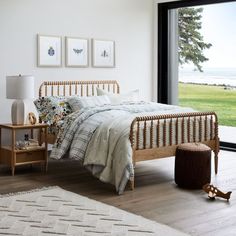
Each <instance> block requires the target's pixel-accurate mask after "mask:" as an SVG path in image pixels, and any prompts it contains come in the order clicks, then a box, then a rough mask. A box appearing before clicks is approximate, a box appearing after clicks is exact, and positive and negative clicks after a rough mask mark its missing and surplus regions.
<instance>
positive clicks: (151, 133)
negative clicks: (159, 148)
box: [150, 120, 154, 148]
mask: <svg viewBox="0 0 236 236" xmlns="http://www.w3.org/2000/svg"><path fill="white" fill-rule="evenodd" d="M153 129H154V127H153V120H151V126H150V148H153Z"/></svg>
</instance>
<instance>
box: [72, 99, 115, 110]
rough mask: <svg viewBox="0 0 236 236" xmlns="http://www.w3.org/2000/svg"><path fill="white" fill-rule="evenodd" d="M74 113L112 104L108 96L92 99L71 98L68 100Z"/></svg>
mask: <svg viewBox="0 0 236 236" xmlns="http://www.w3.org/2000/svg"><path fill="white" fill-rule="evenodd" d="M68 103H69V104H70V106H71V108H72V110H73V111H78V110H80V109H82V108H85V107H96V106H103V105H107V104H111V101H110V100H109V98H108V96H106V95H104V96H91V97H71V98H69V99H68Z"/></svg>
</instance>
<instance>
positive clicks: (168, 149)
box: [130, 112, 219, 174]
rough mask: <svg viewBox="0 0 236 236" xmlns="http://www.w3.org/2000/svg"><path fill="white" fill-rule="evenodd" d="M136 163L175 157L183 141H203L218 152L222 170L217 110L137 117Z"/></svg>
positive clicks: (134, 125) (134, 136)
mask: <svg viewBox="0 0 236 236" xmlns="http://www.w3.org/2000/svg"><path fill="white" fill-rule="evenodd" d="M130 142H131V147H132V150H133V164H134V165H135V163H136V162H138V161H144V160H152V159H157V158H164V157H170V156H174V155H175V152H176V148H177V146H178V145H179V144H181V143H191V142H200V143H204V144H206V145H207V146H209V147H210V148H211V149H212V151H213V152H214V157H215V173H216V174H217V171H218V152H219V138H218V119H217V115H216V113H214V112H191V113H179V114H169V115H156V116H139V117H136V118H135V119H134V120H133V122H132V124H131V127H130Z"/></svg>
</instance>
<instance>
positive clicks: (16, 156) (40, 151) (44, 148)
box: [0, 124, 48, 175]
mask: <svg viewBox="0 0 236 236" xmlns="http://www.w3.org/2000/svg"><path fill="white" fill-rule="evenodd" d="M3 129H7V130H9V131H10V133H11V142H10V145H8V146H6V145H2V130H3ZM35 129H37V130H38V131H39V133H38V134H37V137H34V130H35ZM43 129H44V132H43V133H44V135H45V136H44V140H45V142H44V144H42V141H41V135H39V134H41V133H42V131H43ZM47 129H48V125H47V124H35V125H12V124H0V164H6V165H9V166H11V171H12V175H14V174H15V167H16V166H19V165H26V164H34V163H41V165H43V166H44V167H45V171H47V165H48V143H47ZM19 130H27V131H28V132H29V131H30V138H32V139H33V138H34V139H36V140H37V141H38V143H39V145H38V146H34V147H30V148H28V149H18V148H17V147H16V133H17V131H19ZM22 140H23V139H22Z"/></svg>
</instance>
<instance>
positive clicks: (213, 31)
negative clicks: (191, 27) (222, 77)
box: [201, 2, 236, 69]
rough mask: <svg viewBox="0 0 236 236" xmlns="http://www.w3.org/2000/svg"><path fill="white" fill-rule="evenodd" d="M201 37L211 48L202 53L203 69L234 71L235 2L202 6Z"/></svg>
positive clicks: (235, 42) (235, 47)
mask: <svg viewBox="0 0 236 236" xmlns="http://www.w3.org/2000/svg"><path fill="white" fill-rule="evenodd" d="M202 7H203V8H204V10H203V13H202V29H201V32H202V35H203V37H204V41H205V42H206V43H211V44H212V47H211V48H210V49H206V50H205V51H204V55H205V56H206V57H207V58H209V61H207V62H204V63H203V64H202V65H203V69H204V68H235V69H236V2H231V3H220V4H211V5H204V6H202Z"/></svg>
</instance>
